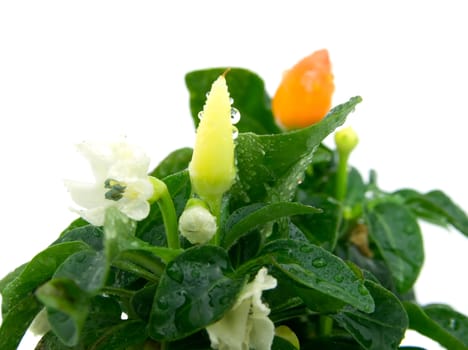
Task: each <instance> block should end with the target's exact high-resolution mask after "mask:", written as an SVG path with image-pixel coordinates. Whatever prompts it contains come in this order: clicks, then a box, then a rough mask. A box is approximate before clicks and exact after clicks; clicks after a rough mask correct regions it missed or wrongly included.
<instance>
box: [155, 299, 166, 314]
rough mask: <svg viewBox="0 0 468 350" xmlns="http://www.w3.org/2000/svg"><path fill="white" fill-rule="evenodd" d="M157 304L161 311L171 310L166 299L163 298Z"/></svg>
mask: <svg viewBox="0 0 468 350" xmlns="http://www.w3.org/2000/svg"><path fill="white" fill-rule="evenodd" d="M156 304H157V305H158V308H159V309H160V310H163V311H164V310H167V309H168V308H169V303H168V302H167V298H166V297H162V298H160V299H158V300H157V302H156Z"/></svg>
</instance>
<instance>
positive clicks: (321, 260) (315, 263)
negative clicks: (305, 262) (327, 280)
mask: <svg viewBox="0 0 468 350" xmlns="http://www.w3.org/2000/svg"><path fill="white" fill-rule="evenodd" d="M312 265H313V266H314V267H317V268H321V267H324V266H326V265H327V262H326V261H325V259H324V258H315V259H314V260H312Z"/></svg>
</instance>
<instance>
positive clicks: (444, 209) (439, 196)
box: [394, 189, 468, 236]
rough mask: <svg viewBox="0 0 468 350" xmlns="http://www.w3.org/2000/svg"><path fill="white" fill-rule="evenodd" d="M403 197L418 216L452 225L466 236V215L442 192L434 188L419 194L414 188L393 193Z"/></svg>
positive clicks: (467, 223) (467, 221)
mask: <svg viewBox="0 0 468 350" xmlns="http://www.w3.org/2000/svg"><path fill="white" fill-rule="evenodd" d="M394 194H395V195H397V196H399V197H401V198H403V200H404V202H405V204H406V205H407V206H408V207H409V208H411V210H412V211H413V212H414V213H415V214H416V215H417V216H418V217H420V218H422V219H425V220H428V221H429V222H432V223H435V224H438V225H440V226H446V225H447V224H450V225H452V226H453V227H455V228H456V229H457V230H458V231H460V232H461V233H463V234H464V235H465V236H468V216H467V215H466V213H465V212H464V211H463V210H462V209H461V208H460V207H459V206H458V205H457V204H456V203H455V202H453V201H452V199H451V198H450V197H448V196H447V195H446V194H445V193H444V192H442V191H439V190H434V191H431V192H428V193H426V194H421V193H419V192H417V191H414V190H409V189H405V190H400V191H397V192H395V193H394Z"/></svg>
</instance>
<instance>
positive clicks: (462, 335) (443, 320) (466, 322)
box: [403, 302, 468, 350]
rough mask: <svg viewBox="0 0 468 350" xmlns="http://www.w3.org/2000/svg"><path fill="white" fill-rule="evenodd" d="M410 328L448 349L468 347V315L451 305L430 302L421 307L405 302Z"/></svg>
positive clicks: (460, 349) (454, 349) (462, 349)
mask: <svg viewBox="0 0 468 350" xmlns="http://www.w3.org/2000/svg"><path fill="white" fill-rule="evenodd" d="M403 305H404V306H405V309H406V311H407V313H408V316H409V320H410V325H409V326H410V328H411V329H414V330H416V331H418V332H419V333H421V334H423V335H425V336H427V337H429V338H431V339H433V340H435V341H436V342H438V343H439V344H441V345H442V346H444V347H445V348H447V349H451V350H452V349H453V350H465V349H467V348H468V317H467V316H466V315H463V314H462V313H460V312H458V311H456V310H454V309H453V308H451V307H450V306H449V305H444V304H430V305H426V306H424V307H421V306H419V305H417V304H415V303H412V302H404V303H403Z"/></svg>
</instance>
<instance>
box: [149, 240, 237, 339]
mask: <svg viewBox="0 0 468 350" xmlns="http://www.w3.org/2000/svg"><path fill="white" fill-rule="evenodd" d="M243 285H244V278H243V277H242V278H236V277H235V276H234V271H233V269H232V267H231V265H230V262H229V258H228V255H227V252H226V251H225V250H224V249H222V248H220V247H216V246H208V245H204V246H196V247H192V248H190V249H187V250H186V251H185V252H184V253H182V254H181V255H179V256H178V257H176V258H175V259H174V260H173V261H171V262H170V263H169V264H168V265H167V268H166V271H165V273H164V274H163V275H162V276H161V280H160V282H159V285H158V288H157V291H156V294H155V296H154V302H153V306H152V308H151V313H150V321H149V333H150V335H151V337H153V338H154V339H158V340H170V341H172V340H176V339H181V338H183V337H186V336H188V335H190V334H192V333H195V332H197V331H199V330H200V329H203V328H205V327H206V326H207V325H209V324H211V323H213V322H215V321H216V320H218V319H219V318H221V316H222V315H223V314H224V313H225V312H226V311H227V310H228V309H230V308H231V307H232V305H233V304H234V302H235V301H236V297H237V295H238V294H239V293H240V291H241V289H242V287H243Z"/></svg>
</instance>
